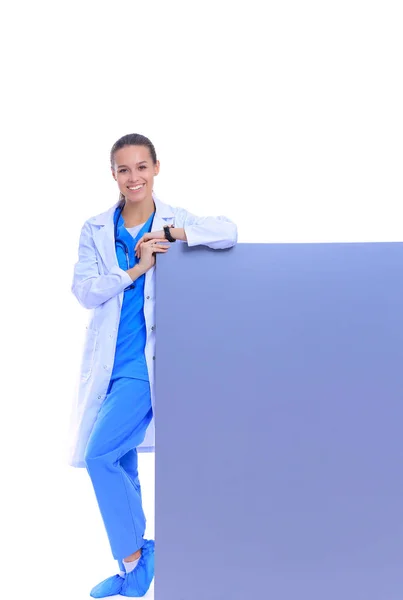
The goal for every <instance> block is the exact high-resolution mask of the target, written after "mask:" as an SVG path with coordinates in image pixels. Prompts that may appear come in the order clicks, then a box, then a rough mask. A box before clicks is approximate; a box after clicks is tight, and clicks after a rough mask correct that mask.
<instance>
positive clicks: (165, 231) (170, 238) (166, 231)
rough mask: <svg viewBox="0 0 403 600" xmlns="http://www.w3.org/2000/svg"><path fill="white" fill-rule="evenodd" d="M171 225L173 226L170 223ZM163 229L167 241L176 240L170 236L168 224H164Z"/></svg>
mask: <svg viewBox="0 0 403 600" xmlns="http://www.w3.org/2000/svg"><path fill="white" fill-rule="evenodd" d="M171 227H173V225H171ZM163 229H164V233H165V239H166V240H168V242H176V239H175V238H173V237H172V235H171V232H170V231H169V230H170V226H169V225H165V227H163Z"/></svg>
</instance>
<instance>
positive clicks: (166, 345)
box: [155, 243, 403, 600]
mask: <svg viewBox="0 0 403 600" xmlns="http://www.w3.org/2000/svg"><path fill="white" fill-rule="evenodd" d="M402 265H403V244H400V243H376V244H275V245H270V244H239V245H238V246H236V247H235V248H233V249H230V250H224V251H213V250H210V249H208V248H204V247H195V248H188V247H187V246H186V245H185V244H176V245H175V246H172V247H171V249H170V252H169V254H167V255H165V256H161V257H158V266H157V322H156V325H157V336H158V337H157V350H156V428H157V437H156V513H155V518H156V579H155V598H156V600H251V599H252V598H253V599H258V598H259V599H260V598H262V599H264V600H401V599H402V598H403V479H402V472H403V445H402V433H401V431H402V426H403V403H402V392H403V368H402V367H403V276H402V271H403V270H402Z"/></svg>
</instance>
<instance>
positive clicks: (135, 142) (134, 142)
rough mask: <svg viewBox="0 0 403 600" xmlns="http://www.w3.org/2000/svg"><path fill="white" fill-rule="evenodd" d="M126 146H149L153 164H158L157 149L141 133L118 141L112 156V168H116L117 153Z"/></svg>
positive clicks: (113, 148) (125, 136) (114, 145)
mask: <svg viewBox="0 0 403 600" xmlns="http://www.w3.org/2000/svg"><path fill="white" fill-rule="evenodd" d="M124 146H147V148H148V149H149V151H150V154H151V159H152V161H153V163H154V164H155V163H156V162H157V154H156V152H155V148H154V145H153V144H152V142H150V140H149V139H148V138H146V137H145V136H144V135H141V134H140V133H129V134H127V135H124V136H123V137H121V138H119V139H118V141H117V142H115V143H114V144H113V146H112V150H111V156H110V158H111V167H112V168H113V167H114V161H115V152H117V151H118V150H120V149H121V148H124Z"/></svg>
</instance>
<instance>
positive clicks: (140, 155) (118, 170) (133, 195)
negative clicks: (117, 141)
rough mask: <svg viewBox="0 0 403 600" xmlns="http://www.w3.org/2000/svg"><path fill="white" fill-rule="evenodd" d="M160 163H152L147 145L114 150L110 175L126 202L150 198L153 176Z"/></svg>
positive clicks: (156, 172) (136, 201)
mask: <svg viewBox="0 0 403 600" xmlns="http://www.w3.org/2000/svg"><path fill="white" fill-rule="evenodd" d="M159 170H160V163H159V161H158V160H157V163H156V164H155V165H154V163H153V161H152V158H151V155H150V151H149V149H148V148H147V146H125V147H124V148H121V149H120V150H117V151H116V152H115V164H114V168H113V169H112V175H113V178H114V179H115V181H117V184H118V186H119V190H120V191H121V193H122V194H123V195H124V197H125V198H126V202H130V203H136V204H137V203H138V202H142V201H144V200H150V199H151V198H152V194H151V193H152V190H153V185H154V176H155V175H158V173H159Z"/></svg>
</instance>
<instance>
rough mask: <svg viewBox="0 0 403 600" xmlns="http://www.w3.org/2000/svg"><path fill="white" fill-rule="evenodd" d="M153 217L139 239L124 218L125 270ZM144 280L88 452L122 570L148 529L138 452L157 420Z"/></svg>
mask: <svg viewBox="0 0 403 600" xmlns="http://www.w3.org/2000/svg"><path fill="white" fill-rule="evenodd" d="M117 217H118V212H116V213H115V219H117ZM153 217H154V213H153V214H152V215H151V216H150V218H149V219H148V220H147V222H146V223H145V224H144V225H143V227H141V229H140V231H139V232H138V234H137V235H136V237H135V238H133V237H132V236H131V234H130V233H129V231H128V230H127V229H125V227H124V221H123V218H122V216H121V215H120V216H119V219H118V222H117V238H116V256H117V259H118V263H119V266H120V267H121V268H122V269H124V270H125V271H126V270H127V269H128V268H131V267H133V266H134V265H135V264H136V263H137V262H138V259H137V258H136V256H135V253H134V249H135V246H136V243H137V241H138V240H139V239H140V238H141V236H142V235H143V234H144V233H146V232H148V231H151V226H152V221H153ZM115 222H116V221H115ZM128 262H129V264H128ZM144 282H145V275H142V276H141V277H139V278H138V279H136V281H135V282H134V283H133V284H132V285H131V286H129V287H128V288H127V289H126V290H125V292H124V298H123V304H122V311H121V316H120V323H119V329H118V337H117V343H116V353H115V362H114V366H113V371H112V376H111V380H110V383H109V387H108V391H107V395H106V398H105V400H104V402H103V404H102V406H101V409H100V411H99V413H98V417H97V420H96V423H95V426H94V429H93V431H92V433H91V436H90V439H89V441H88V445H87V448H86V453H85V462H86V466H87V471H88V473H89V475H90V478H91V481H92V484H93V487H94V491H95V495H96V498H97V502H98V506H99V509H100V511H101V515H102V519H103V521H104V525H105V529H106V532H107V535H108V538H109V542H110V546H111V550H112V554H113V556H114V558H115V559H117V560H118V561H119V563H120V565H121V567H122V562H121V561H122V559H123V558H126V557H127V556H129V555H131V554H133V553H134V552H136V551H137V550H138V549H140V548H142V547H143V545H144V532H145V527H146V519H145V516H144V512H143V508H142V502H141V488H140V483H139V479H138V470H137V450H136V448H137V446H139V445H140V444H141V443H142V442H143V440H144V438H145V434H146V430H147V427H148V425H149V423H150V421H151V419H152V406H151V394H150V384H149V376H148V370H147V363H146V360H145V356H144V348H145V343H146V325H145V319H144V311H143V306H144Z"/></svg>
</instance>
